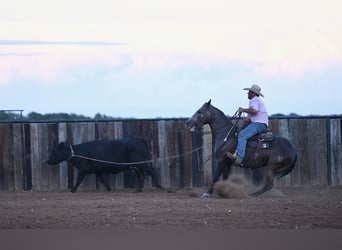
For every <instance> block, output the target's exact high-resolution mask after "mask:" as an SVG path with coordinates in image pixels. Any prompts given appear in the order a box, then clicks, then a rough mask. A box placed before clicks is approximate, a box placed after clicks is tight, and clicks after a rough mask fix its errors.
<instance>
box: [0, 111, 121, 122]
mask: <svg viewBox="0 0 342 250" xmlns="http://www.w3.org/2000/svg"><path fill="white" fill-rule="evenodd" d="M91 119H95V120H106V119H114V117H111V116H107V115H104V114H100V113H97V114H95V115H94V117H90V116H85V115H79V114H73V113H70V114H69V113H48V114H40V113H37V112H30V113H28V114H27V115H22V114H21V113H19V112H11V111H0V121H51V120H52V121H63V120H91Z"/></svg>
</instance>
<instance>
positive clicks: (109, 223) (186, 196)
mask: <svg viewBox="0 0 342 250" xmlns="http://www.w3.org/2000/svg"><path fill="white" fill-rule="evenodd" d="M229 185H230V186H229ZM218 190H219V191H220V193H221V194H223V196H219V195H214V196H212V197H211V198H207V199H203V198H201V194H202V193H203V192H204V191H205V189H182V190H159V189H144V191H143V192H142V193H134V192H133V190H127V189H125V190H116V191H113V192H107V191H105V190H104V189H99V190H94V191H81V190H79V191H77V192H76V193H70V192H68V191H53V192H51V191H49V192H37V191H16V192H7V191H6V192H4V191H2V192H0V204H1V205H0V229H176V230H178V229H311V228H314V229H336V228H339V229H342V187H326V188H274V189H273V190H271V191H269V192H267V193H265V194H264V195H261V196H259V197H249V196H247V195H246V192H247V191H246V189H245V188H241V186H236V185H235V184H234V185H233V186H232V185H231V184H221V187H220V189H219V188H218ZM227 190H228V191H227ZM232 190H233V191H234V192H233V194H229V195H228V194H227V192H229V191H232Z"/></svg>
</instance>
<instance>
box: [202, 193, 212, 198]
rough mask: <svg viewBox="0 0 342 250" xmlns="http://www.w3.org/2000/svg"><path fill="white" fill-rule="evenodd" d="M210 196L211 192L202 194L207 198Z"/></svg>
mask: <svg viewBox="0 0 342 250" xmlns="http://www.w3.org/2000/svg"><path fill="white" fill-rule="evenodd" d="M209 197H210V194H209V193H204V194H202V197H201V198H202V199H206V198H209Z"/></svg>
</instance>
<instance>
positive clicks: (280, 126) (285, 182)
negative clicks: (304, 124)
mask: <svg viewBox="0 0 342 250" xmlns="http://www.w3.org/2000/svg"><path fill="white" fill-rule="evenodd" d="M272 124H273V126H272V128H271V131H272V132H273V134H274V135H275V136H280V137H285V138H287V139H289V140H290V129H289V120H288V119H279V120H272ZM275 127H276V128H277V129H274V128H275ZM290 142H291V141H290ZM275 186H283V187H284V186H286V187H289V186H291V175H290V174H288V175H285V176H283V177H282V178H281V179H279V180H278V181H276V183H275Z"/></svg>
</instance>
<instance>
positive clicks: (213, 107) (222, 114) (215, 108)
mask: <svg viewBox="0 0 342 250" xmlns="http://www.w3.org/2000/svg"><path fill="white" fill-rule="evenodd" d="M210 107H211V108H212V109H214V110H215V111H216V113H218V114H219V115H220V116H224V117H226V118H227V120H228V121H229V122H230V123H231V122H232V121H231V117H230V116H229V115H226V114H225V113H224V112H223V111H222V110H220V109H218V108H217V107H215V106H213V105H212V104H210Z"/></svg>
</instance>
